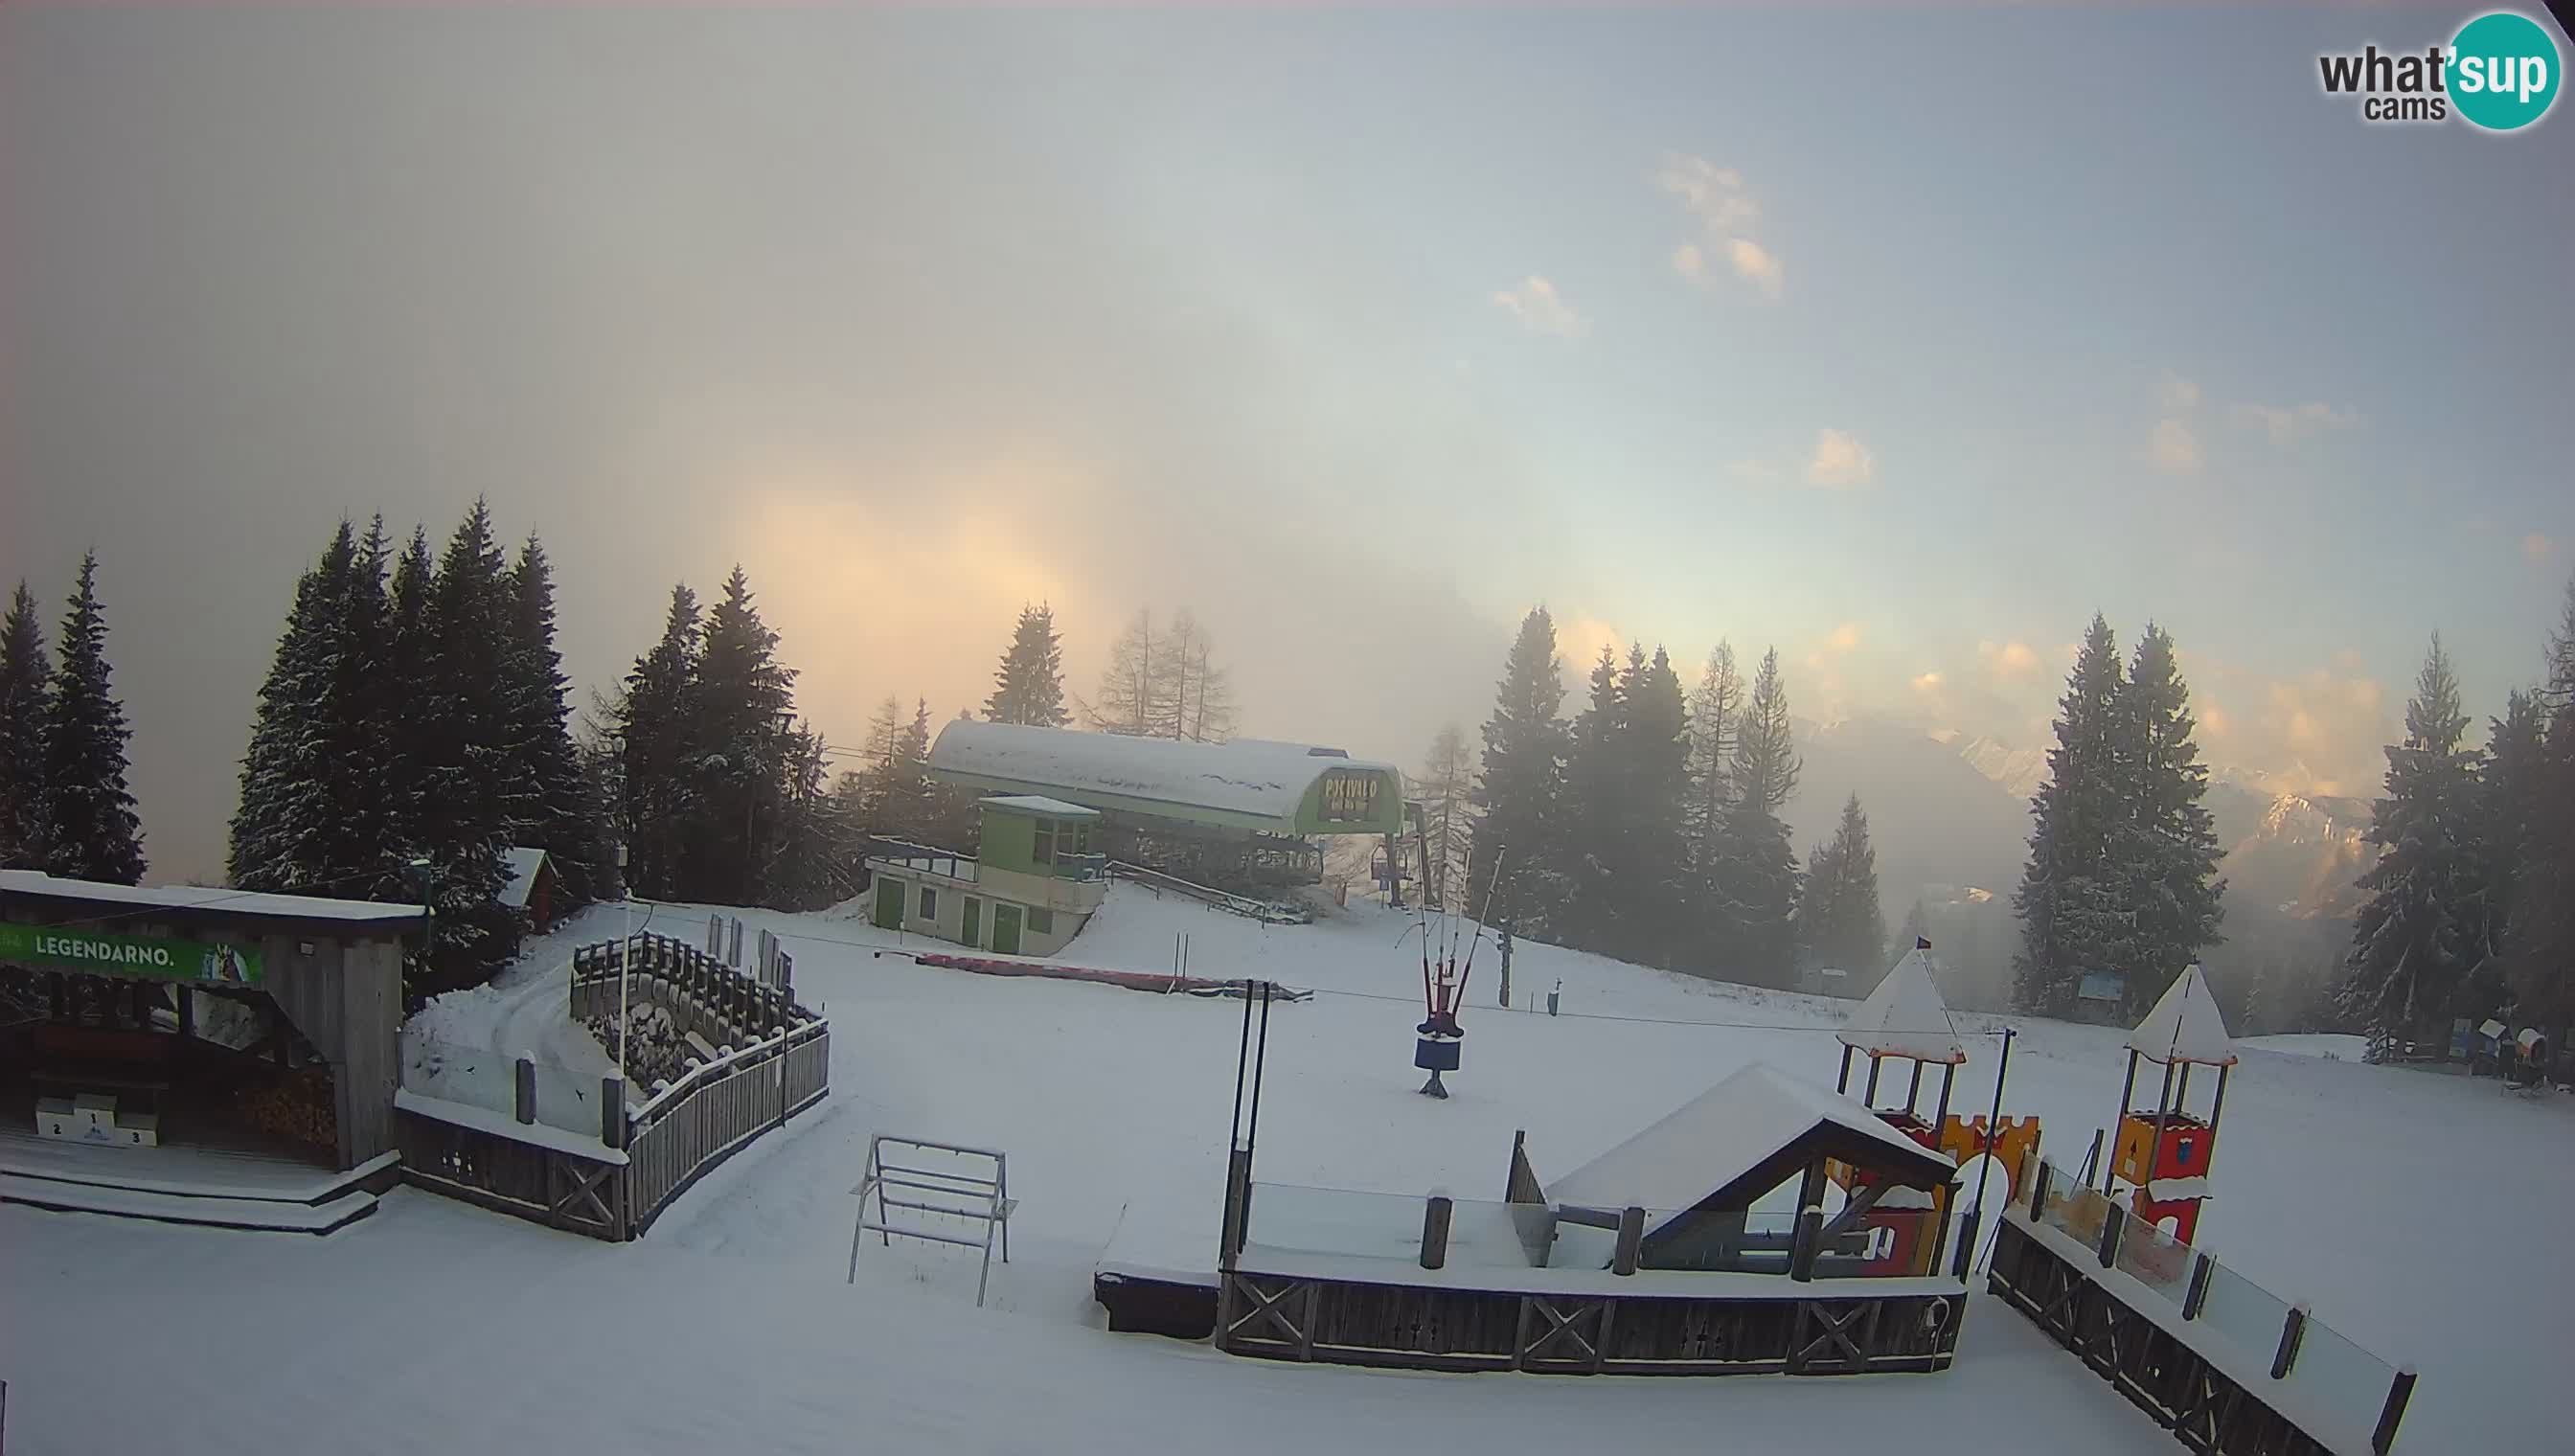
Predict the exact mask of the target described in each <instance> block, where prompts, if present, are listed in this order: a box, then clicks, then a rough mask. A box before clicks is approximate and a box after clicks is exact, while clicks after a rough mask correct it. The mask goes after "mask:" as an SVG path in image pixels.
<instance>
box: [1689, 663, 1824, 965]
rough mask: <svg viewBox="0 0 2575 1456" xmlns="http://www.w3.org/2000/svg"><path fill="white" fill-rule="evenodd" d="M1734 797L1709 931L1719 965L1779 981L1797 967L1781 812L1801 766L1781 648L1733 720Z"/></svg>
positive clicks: (1794, 874) (1792, 879) (1795, 886)
mask: <svg viewBox="0 0 2575 1456" xmlns="http://www.w3.org/2000/svg"><path fill="white" fill-rule="evenodd" d="M1729 767H1730V769H1731V779H1732V788H1733V795H1734V796H1733V801H1732V802H1731V803H1730V804H1729V805H1728V806H1727V809H1726V815H1725V836H1724V840H1723V847H1722V848H1721V850H1720V852H1719V855H1718V859H1717V862H1716V864H1715V866H1714V874H1713V876H1712V880H1713V886H1712V887H1713V895H1712V903H1711V904H1710V906H1709V911H1710V919H1711V922H1712V923H1711V933H1712V937H1713V938H1714V940H1715V941H1716V943H1717V945H1718V946H1719V950H1720V961H1719V964H1720V966H1721V968H1722V969H1723V970H1725V971H1727V972H1729V973H1730V975H1731V977H1732V978H1736V979H1744V980H1748V981H1750V982H1751V983H1753V984H1756V985H1770V986H1784V985H1786V984H1788V982H1789V979H1790V978H1791V976H1792V974H1793V972H1794V971H1795V968H1796V924H1795V915H1796V911H1797V896H1798V893H1799V889H1800V885H1799V881H1800V879H1801V878H1802V876H1801V874H1800V872H1799V869H1798V866H1797V854H1796V851H1795V850H1794V849H1793V848H1791V847H1790V846H1789V842H1788V826H1787V824H1786V823H1784V822H1783V821H1782V820H1781V819H1780V817H1779V811H1780V809H1782V808H1784V807H1785V806H1786V805H1787V803H1788V800H1789V798H1790V797H1791V796H1793V795H1794V794H1795V793H1796V791H1797V777H1798V774H1799V773H1800V772H1801V771H1802V770H1803V767H1804V763H1803V761H1802V760H1801V759H1800V758H1799V757H1798V754H1797V746H1796V732H1795V729H1794V728H1793V727H1792V726H1791V724H1790V722H1789V718H1788V687H1787V683H1786V681H1785V680H1784V679H1783V678H1782V677H1781V676H1780V672H1779V651H1778V649H1776V648H1773V649H1771V650H1769V651H1768V652H1766V653H1764V654H1763V655H1762V658H1761V668H1760V671H1759V672H1757V673H1756V674H1754V675H1753V679H1752V692H1751V695H1750V697H1749V698H1748V699H1747V700H1746V701H1745V703H1744V709H1743V714H1742V717H1741V719H1740V720H1739V721H1738V724H1737V728H1736V734H1735V741H1734V756H1733V761H1732V762H1731V764H1730V765H1729Z"/></svg>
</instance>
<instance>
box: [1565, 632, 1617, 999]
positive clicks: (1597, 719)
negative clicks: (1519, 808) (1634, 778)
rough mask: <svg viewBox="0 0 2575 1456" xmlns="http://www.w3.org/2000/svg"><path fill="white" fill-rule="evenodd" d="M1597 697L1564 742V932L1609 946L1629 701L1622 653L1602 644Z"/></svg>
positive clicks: (1572, 941)
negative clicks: (1622, 677) (1621, 675)
mask: <svg viewBox="0 0 2575 1456" xmlns="http://www.w3.org/2000/svg"><path fill="white" fill-rule="evenodd" d="M1588 681H1589V684H1590V701H1589V702H1588V703H1586V704H1585V705H1584V707H1583V709H1582V711H1581V712H1580V713H1578V714H1575V715H1574V717H1573V730H1572V732H1571V733H1569V734H1568V735H1567V737H1566V740H1565V753H1564V820H1563V822H1564V836H1563V838H1562V840H1561V841H1560V843H1561V845H1562V853H1563V858H1562V860H1561V864H1562V872H1563V874H1564V908H1563V911H1562V919H1561V923H1560V924H1559V926H1558V927H1557V928H1558V934H1559V937H1560V939H1561V940H1562V942H1563V943H1564V944H1566V945H1571V946H1577V947H1579V948H1581V949H1584V950H1606V949H1607V948H1608V946H1609V943H1610V941H1611V938H1612V936H1613V934H1614V933H1615V930H1616V928H1617V921H1618V905H1617V903H1616V898H1615V896H1616V893H1617V891H1616V889H1615V888H1614V887H1613V886H1612V884H1611V880H1612V879H1613V878H1614V876H1615V875H1616V873H1617V869H1616V861H1617V859H1618V857H1619V856H1618V853H1617V851H1616V848H1615V844H1614V841H1615V840H1616V839H1617V837H1618V834H1619V829H1620V825H1621V821H1622V819H1623V818H1624V816H1625V813H1626V802H1625V798H1626V787H1627V785H1626V784H1625V782H1624V781H1623V778H1624V774H1623V772H1622V769H1623V768H1624V766H1625V765H1624V761H1623V755H1624V750H1625V747H1626V742H1625V739H1626V717H1627V704H1626V694H1625V691H1624V688H1623V686H1622V684H1621V682H1620V679H1619V677H1618V659H1617V656H1616V655H1615V654H1614V653H1612V652H1611V651H1610V650H1609V645H1608V644H1607V643H1603V644H1601V645H1600V656H1599V658H1598V659H1596V660H1595V661H1594V662H1593V663H1592V665H1591V676H1590V678H1589V680H1588Z"/></svg>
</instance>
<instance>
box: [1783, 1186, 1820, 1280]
mask: <svg viewBox="0 0 2575 1456" xmlns="http://www.w3.org/2000/svg"><path fill="white" fill-rule="evenodd" d="M1823 1241H1824V1210H1823V1206H1822V1205H1821V1204H1815V1203H1809V1204H1807V1205H1806V1206H1805V1207H1804V1208H1801V1209H1799V1210H1798V1212H1797V1232H1796V1235H1795V1236H1794V1237H1793V1238H1792V1239H1790V1240H1789V1243H1788V1277H1789V1278H1791V1279H1794V1280H1796V1281H1797V1282H1798V1283H1800V1284H1804V1283H1808V1282H1810V1281H1812V1280H1813V1279H1814V1277H1815V1257H1816V1255H1817V1254H1818V1253H1820V1252H1821V1249H1820V1247H1819V1246H1820V1245H1821V1244H1822V1243H1823Z"/></svg>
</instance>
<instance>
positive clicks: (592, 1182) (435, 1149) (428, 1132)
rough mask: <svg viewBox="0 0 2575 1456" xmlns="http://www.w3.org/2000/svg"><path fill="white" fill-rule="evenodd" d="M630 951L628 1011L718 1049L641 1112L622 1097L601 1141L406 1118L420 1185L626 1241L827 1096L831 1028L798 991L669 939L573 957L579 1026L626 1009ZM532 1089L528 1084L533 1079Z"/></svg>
mask: <svg viewBox="0 0 2575 1456" xmlns="http://www.w3.org/2000/svg"><path fill="white" fill-rule="evenodd" d="M630 956H631V957H632V960H633V965H632V969H631V972H630V973H628V974H627V975H626V976H625V981H626V984H625V986H624V992H623V993H624V997H625V999H626V1000H627V1002H628V1004H629V1006H630V1008H632V1007H638V1006H644V1005H657V1006H660V1007H662V1008H664V1009H665V1010H667V1011H668V1012H669V1013H670V1015H671V1016H672V1018H673V1019H674V1020H675V1021H676V1022H678V1023H679V1025H680V1027H681V1029H682V1030H683V1031H687V1032H694V1033H696V1034H697V1035H698V1036H700V1037H702V1038H704V1039H705V1040H706V1041H707V1042H709V1043H710V1044H712V1045H714V1046H715V1047H716V1055H715V1056H714V1057H713V1058H712V1059H707V1060H701V1059H698V1058H691V1059H690V1061H689V1063H688V1065H687V1068H686V1069H685V1070H684V1071H682V1072H681V1074H680V1075H679V1076H678V1077H676V1078H665V1079H662V1080H660V1081H657V1082H656V1083H655V1084H654V1085H653V1087H652V1088H651V1090H650V1092H649V1094H648V1095H646V1096H645V1098H644V1100H643V1101H641V1102H640V1103H639V1102H635V1101H633V1100H632V1098H631V1096H629V1095H626V1094H624V1093H621V1094H620V1096H619V1100H621V1101H624V1102H625V1103H626V1106H625V1108H624V1109H623V1111H624V1115H623V1116H622V1117H620V1116H618V1115H617V1113H616V1111H615V1110H614V1109H610V1110H609V1111H608V1112H607V1114H606V1115H605V1116H604V1117H603V1119H602V1126H601V1128H600V1132H601V1136H600V1137H599V1138H598V1139H597V1140H596V1141H595V1142H591V1141H589V1140H586V1139H565V1138H562V1137H560V1136H554V1137H549V1136H548V1135H547V1134H546V1133H545V1132H544V1131H543V1130H534V1129H532V1130H531V1131H528V1132H524V1133H515V1134H514V1133H513V1131H512V1130H511V1129H510V1127H509V1125H508V1124H507V1122H506V1121H502V1122H501V1123H500V1124H499V1125H478V1123H480V1121H481V1119H479V1118H474V1119H469V1120H457V1119H459V1118H463V1117H465V1114H467V1113H470V1112H471V1111H472V1110H473V1109H449V1110H448V1111H447V1113H446V1114H445V1115H441V1114H440V1113H437V1112H433V1111H429V1110H425V1109H414V1110H406V1111H404V1112H402V1114H401V1115H400V1117H399V1118H398V1121H399V1123H400V1126H401V1131H400V1135H401V1140H402V1149H403V1165H404V1168H405V1170H406V1172H407V1173H408V1174H409V1175H410V1177H411V1179H412V1181H414V1182H416V1183H418V1184H419V1185H421V1186H423V1187H426V1188H430V1189H432V1190H434V1191H437V1192H441V1193H446V1194H449V1195H451V1196H454V1197H459V1198H464V1199H466V1200H467V1201H469V1202H473V1203H478V1204H481V1205H482V1206H484V1207H488V1208H492V1209H495V1210H497V1211H500V1212H504V1213H510V1214H514V1215H516V1216H518V1217H521V1218H526V1219H530V1220H532V1221H535V1222H538V1223H545V1224H549V1225H552V1226H554V1227H556V1228H562V1229H567V1230H569V1231H571V1232H575V1233H583V1234H588V1235H590V1236H591V1237H593V1238H602V1239H608V1240H612V1241H622V1240H626V1239H631V1238H636V1237H639V1236H641V1235H642V1234H643V1233H644V1231H645V1230H646V1229H649V1228H651V1227H652V1226H653V1221H654V1220H655V1219H656V1218H658V1217H660V1216H661V1213H662V1210H663V1209H665V1208H667V1207H669V1206H670V1204H671V1202H672V1200H673V1199H676V1198H678V1197H679V1196H680V1195H681V1194H682V1193H685V1192H687V1191H688V1190H689V1187H690V1185H691V1184H693V1183H695V1182H696V1181H697V1180H698V1179H700V1178H702V1177H704V1176H706V1174H707V1173H708V1172H710V1171H712V1170H713V1169H714V1168H715V1167H717V1166H718V1165H719V1164H721V1163H722V1162H723V1161H724V1160H725V1159H726V1158H729V1157H731V1156H733V1154H734V1153H736V1152H737V1151H739V1150H741V1149H742V1147H743V1146H744V1145H746V1144H748V1143H749V1142H751V1141H752V1140H753V1139H754V1138H756V1137H758V1136H760V1134H761V1133H763V1132H766V1131H768V1130H769V1129H770V1128H773V1127H781V1126H784V1125H786V1123H787V1120H788V1119H789V1118H791V1117H794V1116H795V1115H796V1114H797V1113H799V1112H803V1111H805V1110H806V1109H807V1108H810V1107H812V1106H813V1105H814V1104H816V1103H817V1102H820V1101H822V1100H823V1098H824V1097H825V1096H827V1095H829V1093H830V1091H831V1084H832V1027H831V1023H830V1022H828V1021H826V1020H824V1019H823V1018H822V1017H820V1016H818V1015H816V1014H814V1013H813V1012H811V1011H809V1010H807V1009H806V1008H805V1007H803V1006H801V1005H799V1004H797V1002H796V1000H795V998H794V997H793V996H792V995H791V994H789V993H788V992H787V991H786V990H784V989H782V988H780V987H777V986H769V985H763V984H761V983H760V982H759V981H758V980H755V979H753V978H752V977H750V976H748V975H745V974H743V973H742V972H741V971H738V970H735V969H734V968H733V967H731V966H729V965H726V964H724V963H723V962H722V961H719V960H717V959H715V958H714V957H712V956H710V955H708V954H706V953H705V952H704V951H702V950H700V949H698V948H697V947H696V946H694V945H689V944H686V943H684V942H682V941H678V940H674V939H672V938H671V937H669V936H667V935H636V936H633V937H630V938H629V939H628V940H626V941H616V940H608V941H602V942H600V943H599V944H596V945H585V946H582V947H581V948H580V949H578V950H576V951H574V952H573V964H572V988H571V1007H570V1009H571V1011H572V1014H573V1016H574V1018H575V1019H576V1020H580V1019H585V1018H587V1017H591V1016H597V1015H603V1014H606V1015H614V1014H615V1013H616V1011H617V1008H618V1004H619V999H620V987H619V980H620V972H621V970H625V969H626V968H627V960H628V958H629V957H630ZM521 1080H522V1082H525V1081H527V1080H528V1077H527V1076H526V1075H525V1074H524V1072H523V1074H522V1077H521ZM614 1084H615V1083H614V1081H613V1079H612V1081H611V1085H614ZM525 1100H526V1099H525V1098H524V1097H523V1098H522V1101H523V1102H524V1101H525ZM428 1105H435V1104H428ZM527 1112H528V1108H527V1107H525V1106H522V1107H521V1108H520V1113H521V1115H520V1116H519V1117H518V1118H517V1122H518V1123H519V1124H522V1125H530V1124H533V1120H534V1119H533V1118H532V1117H531V1116H529V1115H527ZM575 1144H580V1145H575Z"/></svg>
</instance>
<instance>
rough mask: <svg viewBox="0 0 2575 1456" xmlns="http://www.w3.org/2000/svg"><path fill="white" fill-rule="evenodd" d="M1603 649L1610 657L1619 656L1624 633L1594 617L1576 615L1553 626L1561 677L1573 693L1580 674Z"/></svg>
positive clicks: (1579, 683)
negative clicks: (1562, 660) (1562, 673)
mask: <svg viewBox="0 0 2575 1456" xmlns="http://www.w3.org/2000/svg"><path fill="white" fill-rule="evenodd" d="M1602 648H1607V649H1608V650H1609V654H1610V656H1612V657H1623V655H1624V654H1625V653H1626V651H1627V635H1626V634H1625V633H1622V632H1620V631H1619V630H1618V629H1617V628H1615V627H1612V626H1610V625H1609V624H1608V623H1606V622H1603V621H1601V620H1600V619H1599V618H1597V617H1579V618H1575V619H1574V620H1573V621H1571V622H1566V623H1560V624H1558V625H1557V627H1556V629H1555V651H1556V655H1557V656H1559V657H1561V658H1563V659H1564V676H1565V680H1566V682H1567V684H1568V685H1569V686H1570V687H1571V688H1572V690H1573V692H1574V693H1576V694H1579V693H1581V692H1582V677H1583V675H1584V674H1586V673H1588V672H1590V671H1591V665H1592V663H1593V662H1594V661H1596V660H1597V659H1598V658H1599V656H1600V650H1601V649H1602Z"/></svg>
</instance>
